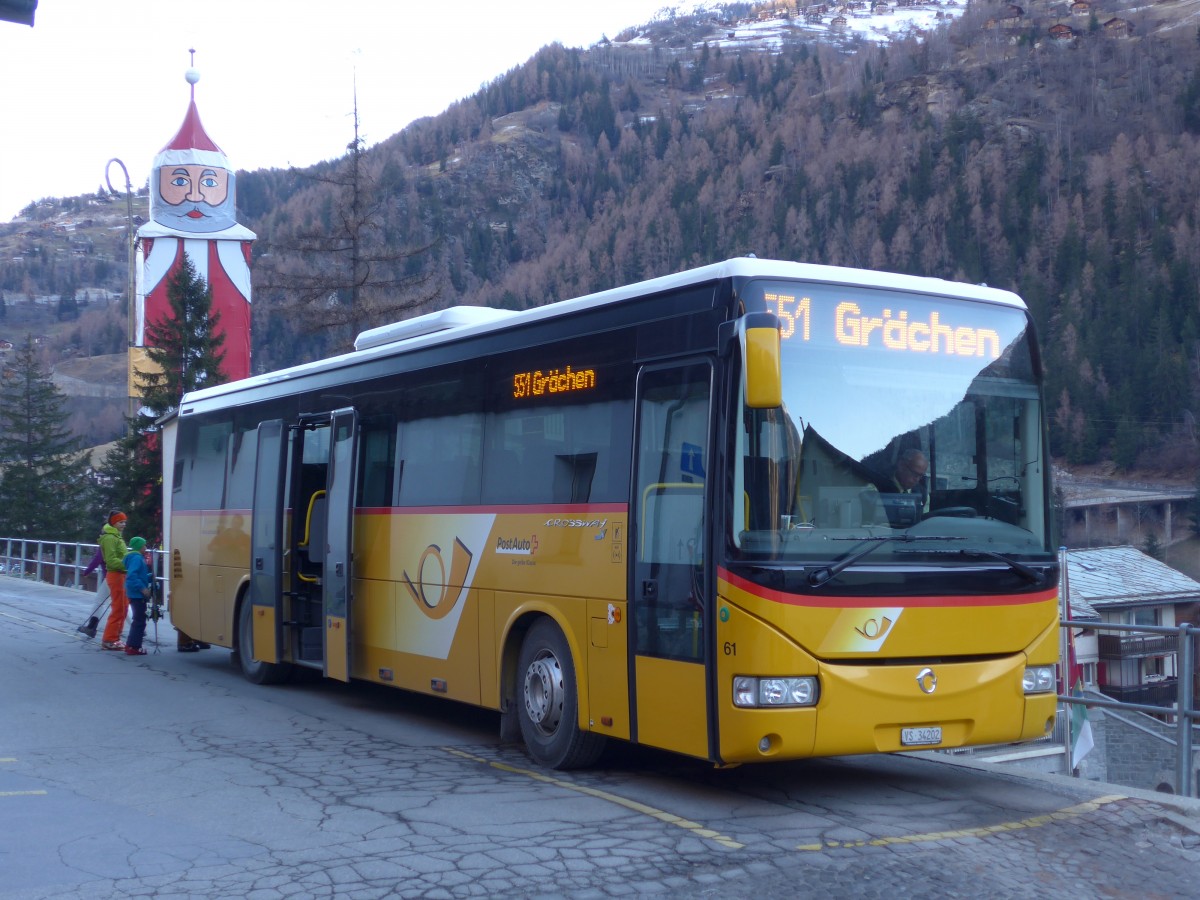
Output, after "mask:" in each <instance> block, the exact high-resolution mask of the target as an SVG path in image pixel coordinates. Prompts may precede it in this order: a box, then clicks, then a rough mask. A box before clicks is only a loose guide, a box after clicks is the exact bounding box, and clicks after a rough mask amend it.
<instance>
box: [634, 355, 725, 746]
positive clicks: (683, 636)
mask: <svg viewBox="0 0 1200 900" xmlns="http://www.w3.org/2000/svg"><path fill="white" fill-rule="evenodd" d="M711 381H712V370H711V368H710V367H709V365H708V364H707V363H693V364H690V365H684V366H672V367H670V368H657V369H647V370H644V371H643V372H642V374H641V377H640V378H639V379H638V395H637V417H638V418H637V456H636V458H637V473H636V476H635V480H634V484H635V494H634V496H633V503H634V510H633V516H634V524H635V529H636V530H635V539H636V547H634V548H633V550H634V552H633V564H632V565H631V567H630V586H629V607H630V611H631V619H632V622H631V629H632V636H633V639H632V644H633V646H634V653H633V655H632V657H631V658H632V664H631V672H630V681H631V682H633V684H634V685H635V688H634V690H635V698H634V702H635V705H636V725H637V740H638V741H639V742H641V743H644V744H649V745H651V746H654V747H661V748H663V749H666V750H674V751H677V752H679V753H686V754H688V755H689V756H696V757H699V758H701V759H707V758H709V757H710V746H711V741H710V734H709V721H710V716H709V710H710V708H711V700H710V697H709V679H708V675H707V672H708V666H707V664H706V659H707V656H708V643H709V641H710V640H711V636H710V635H709V630H710V629H711V627H712V626H711V624H710V622H711V609H710V607H711V605H712V604H711V601H710V600H709V599H708V593H709V587H708V585H710V584H711V583H712V582H711V575H710V573H709V572H708V570H707V568H706V566H707V562H706V559H707V554H706V553H705V546H706V541H707V538H706V534H705V533H706V525H705V523H706V520H707V516H706V514H705V511H706V510H708V509H711V508H712V505H711V502H710V492H711V491H712V485H711V484H710V479H708V478H706V473H705V470H706V467H707V459H706V457H707V452H706V448H707V446H708V435H709V397H710V394H711V388H710V384H711Z"/></svg>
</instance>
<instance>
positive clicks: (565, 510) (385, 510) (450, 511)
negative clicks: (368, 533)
mask: <svg viewBox="0 0 1200 900" xmlns="http://www.w3.org/2000/svg"><path fill="white" fill-rule="evenodd" d="M627 509H628V507H626V505H625V504H624V503H564V504H562V505H560V506H538V505H531V506H518V505H514V504H510V505H507V506H359V507H355V510H354V511H355V512H356V513H358V514H359V515H361V516H415V515H421V516H429V515H447V516H461V515H464V514H467V515H477V514H487V515H491V514H496V515H516V514H523V515H531V516H532V515H538V516H568V515H573V516H579V515H590V516H595V515H604V516H615V515H618V514H619V513H623V512H625V511H626V510H627Z"/></svg>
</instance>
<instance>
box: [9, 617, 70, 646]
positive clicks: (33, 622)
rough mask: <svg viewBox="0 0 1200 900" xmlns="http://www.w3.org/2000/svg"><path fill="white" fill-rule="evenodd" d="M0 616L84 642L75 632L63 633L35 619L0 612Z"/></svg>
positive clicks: (59, 629)
mask: <svg viewBox="0 0 1200 900" xmlns="http://www.w3.org/2000/svg"><path fill="white" fill-rule="evenodd" d="M0 616H3V617H4V618H6V619H12V620H13V621H14V622H20V623H21V624H22V625H33V626H34V627H36V628H43V629H45V630H46V631H54V632H57V633H58V634H65V635H66V636H67V637H78V638H79V639H80V640H85V638H84V637H83V635H81V634H79V633H78V632H76V631H63V630H62V629H61V628H55V627H54V626H53V625H47V624H45V623H44V622H38V621H36V620H35V619H26V618H24V617H23V616H14V615H13V614H12V613H6V612H0Z"/></svg>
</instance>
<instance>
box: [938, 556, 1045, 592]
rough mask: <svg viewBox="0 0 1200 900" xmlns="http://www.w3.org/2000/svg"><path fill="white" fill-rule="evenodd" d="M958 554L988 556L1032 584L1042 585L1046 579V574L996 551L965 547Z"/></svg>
mask: <svg viewBox="0 0 1200 900" xmlns="http://www.w3.org/2000/svg"><path fill="white" fill-rule="evenodd" d="M958 553H959V555H960V556H986V557H987V558H988V559H998V560H1000V562H1002V563H1004V564H1005V565H1007V566H1008V567H1009V568H1010V569H1012V570H1013V571H1014V572H1016V573H1017V574H1018V575H1020V576H1021V577H1022V578H1024V579H1025V580H1026V581H1028V582H1029V583H1030V584H1040V583H1041V582H1042V581H1043V580H1044V579H1045V577H1046V573H1045V572H1039V571H1038V570H1037V569H1035V568H1033V567H1032V566H1027V565H1025V563H1023V562H1017V561H1016V560H1015V559H1013V558H1012V557H1009V556H1005V555H1004V554H1003V553H997V552H996V551H995V550H983V549H980V548H977V547H972V548H971V549H969V550H968V549H967V548H965V547H964V548H963V549H961V550H959V551H958Z"/></svg>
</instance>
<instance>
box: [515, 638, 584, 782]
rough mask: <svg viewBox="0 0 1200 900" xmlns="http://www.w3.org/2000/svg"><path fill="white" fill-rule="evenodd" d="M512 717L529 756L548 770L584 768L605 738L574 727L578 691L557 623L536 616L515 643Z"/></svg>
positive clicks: (576, 717) (577, 725) (577, 708)
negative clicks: (514, 710) (514, 714)
mask: <svg viewBox="0 0 1200 900" xmlns="http://www.w3.org/2000/svg"><path fill="white" fill-rule="evenodd" d="M517 677H518V678H519V679H520V682H519V684H518V685H517V720H518V721H519V722H520V725H521V737H522V738H523V739H524V740H525V746H526V747H527V748H528V750H529V755H530V756H532V757H533V758H534V760H535V761H536V762H538V763H540V764H541V765H543V766H546V767H547V768H550V769H580V768H584V767H586V766H590V765H591V764H592V763H594V762H595V761H596V760H597V759H598V758H599V757H600V754H601V752H603V750H604V744H605V738H604V736H603V735H600V734H592V733H591V732H587V731H581V730H580V728H579V693H578V685H577V683H576V680H575V663H574V661H573V660H572V659H571V648H570V647H569V646H568V644H567V639H566V638H565V637H564V636H563V633H562V631H561V630H560V629H559V627H558V626H557V625H556V624H555V623H554V622H553V621H552V620H551V619H547V618H543V619H539V620H538V621H537V622H536V623H534V625H533V627H532V628H530V629H529V631H528V633H527V634H526V635H525V640H524V641H523V642H522V643H521V655H520V657H519V658H518V662H517Z"/></svg>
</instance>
